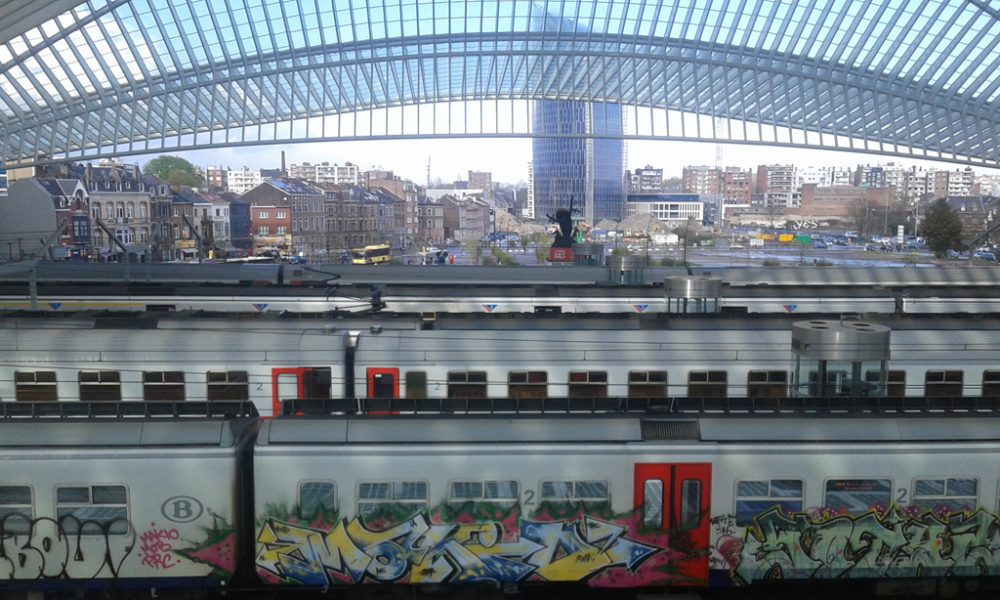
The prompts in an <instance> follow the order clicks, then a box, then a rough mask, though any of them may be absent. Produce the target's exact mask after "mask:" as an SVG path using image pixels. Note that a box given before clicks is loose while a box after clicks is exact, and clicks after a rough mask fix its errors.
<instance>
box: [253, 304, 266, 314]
mask: <svg viewBox="0 0 1000 600" xmlns="http://www.w3.org/2000/svg"><path fill="white" fill-rule="evenodd" d="M268 306H269V305H268V304H254V305H253V307H254V308H256V309H257V312H264V311H265V310H267V307H268Z"/></svg>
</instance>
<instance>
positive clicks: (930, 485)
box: [910, 478, 979, 517]
mask: <svg viewBox="0 0 1000 600" xmlns="http://www.w3.org/2000/svg"><path fill="white" fill-rule="evenodd" d="M978 498H979V482H978V481H977V480H975V479H972V478H948V479H917V480H915V481H914V482H913V500H911V501H910V506H912V507H913V508H914V509H916V510H917V511H918V514H923V513H928V512H930V513H934V514H935V515H937V516H940V517H947V516H949V515H951V514H954V513H958V512H970V513H971V512H973V511H975V510H976V506H977V505H978V502H979V501H978Z"/></svg>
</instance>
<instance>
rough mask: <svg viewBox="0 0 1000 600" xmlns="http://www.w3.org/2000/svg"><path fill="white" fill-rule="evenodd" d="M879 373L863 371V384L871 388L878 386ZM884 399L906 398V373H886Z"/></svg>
mask: <svg viewBox="0 0 1000 600" xmlns="http://www.w3.org/2000/svg"><path fill="white" fill-rule="evenodd" d="M880 377H881V372H880V371H865V383H869V384H871V385H872V387H873V388H877V387H878V385H879V383H880V382H879V379H880ZM885 379H886V385H885V397H886V398H902V397H904V396H906V371H889V372H888V373H886V378H885Z"/></svg>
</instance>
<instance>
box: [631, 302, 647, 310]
mask: <svg viewBox="0 0 1000 600" xmlns="http://www.w3.org/2000/svg"><path fill="white" fill-rule="evenodd" d="M632 306H634V307H635V311H636V312H646V309H647V308H649V305H648V304H633V305H632Z"/></svg>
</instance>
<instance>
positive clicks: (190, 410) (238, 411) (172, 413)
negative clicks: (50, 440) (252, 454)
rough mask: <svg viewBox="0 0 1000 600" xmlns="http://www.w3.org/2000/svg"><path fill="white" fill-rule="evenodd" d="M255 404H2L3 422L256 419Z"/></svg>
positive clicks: (0, 408)
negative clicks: (24, 419) (28, 420)
mask: <svg viewBox="0 0 1000 600" xmlns="http://www.w3.org/2000/svg"><path fill="white" fill-rule="evenodd" d="M257 416H259V413H258V412H257V407H256V406H254V404H253V403H252V402H247V401H242V400H219V401H211V402H0V419H22V418H30V419H71V418H72V419H76V418H82V419H96V418H106V419H124V418H151V417H165V418H197V417H201V418H228V419H235V418H253V417H257Z"/></svg>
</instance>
